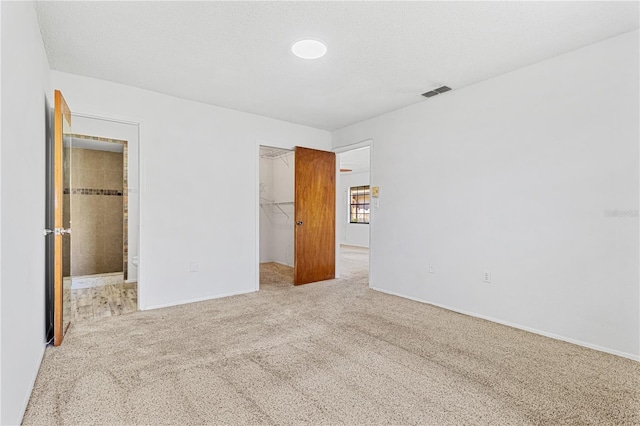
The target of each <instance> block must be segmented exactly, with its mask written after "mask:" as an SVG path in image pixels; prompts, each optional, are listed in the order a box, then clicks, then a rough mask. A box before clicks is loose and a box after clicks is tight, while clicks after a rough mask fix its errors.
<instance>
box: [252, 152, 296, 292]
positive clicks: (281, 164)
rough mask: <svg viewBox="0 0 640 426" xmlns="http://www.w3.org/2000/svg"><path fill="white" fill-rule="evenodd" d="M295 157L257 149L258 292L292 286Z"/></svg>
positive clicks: (291, 153)
mask: <svg viewBox="0 0 640 426" xmlns="http://www.w3.org/2000/svg"><path fill="white" fill-rule="evenodd" d="M294 155H295V153H294V151H292V150H288V149H282V148H272V147H267V146H261V147H260V289H266V288H272V287H286V286H293V264H294V235H293V233H294V165H295V162H294Z"/></svg>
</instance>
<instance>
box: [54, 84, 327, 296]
mask: <svg viewBox="0 0 640 426" xmlns="http://www.w3.org/2000/svg"><path fill="white" fill-rule="evenodd" d="M51 78H52V84H53V87H55V88H58V89H60V90H62V92H63V93H64V96H65V98H66V100H67V103H68V104H69V107H70V108H71V110H72V111H74V112H76V113H84V114H89V115H95V116H100V117H112V118H123V119H126V120H127V121H134V122H138V123H140V140H139V144H140V171H141V175H140V178H141V182H140V248H139V254H140V267H139V270H138V275H139V305H140V308H141V309H150V308H154V307H160V306H168V305H175V304H179V303H187V302H191V301H197V300H204V299H209V298H214V297H221V296H225V295H231V294H238V293H245V292H250V291H254V290H256V285H257V283H258V262H259V258H258V257H259V245H258V244H259V243H258V240H259V235H258V228H257V222H258V217H259V204H258V188H259V187H258V182H259V176H258V171H259V167H258V155H257V152H258V145H259V144H263V145H268V146H277V147H283V148H293V147H294V146H295V145H300V146H307V147H310V148H317V149H324V150H329V149H330V148H331V135H330V133H329V132H327V131H324V130H318V129H312V128H309V127H305V126H300V125H295V124H290V123H285V122H282V121H279V120H274V119H270V118H265V117H261V116H257V115H253V114H248V113H242V112H238V111H233V110H229V109H224V108H219V107H214V106H210V105H205V104H201V103H197V102H192V101H186V100H182V99H178V98H174V97H171V96H166V95H162V94H159V93H155V92H150V91H146V90H142V89H137V88H134V87H129V86H124V85H120V84H115V83H110V82H106V81H101V80H96V79H91V78H86V77H80V76H75V75H71V74H65V73H60V72H55V71H53V72H52V73H51ZM191 260H196V261H198V263H199V272H189V263H190V261H191Z"/></svg>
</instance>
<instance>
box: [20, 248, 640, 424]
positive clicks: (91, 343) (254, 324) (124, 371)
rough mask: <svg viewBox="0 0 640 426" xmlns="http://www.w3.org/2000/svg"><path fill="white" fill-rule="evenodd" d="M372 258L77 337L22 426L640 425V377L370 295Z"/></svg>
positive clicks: (630, 369) (636, 371)
mask: <svg viewBox="0 0 640 426" xmlns="http://www.w3.org/2000/svg"><path fill="white" fill-rule="evenodd" d="M367 258H368V255H367V252H366V251H364V250H358V249H352V248H347V249H345V250H343V254H342V257H341V262H342V265H343V268H344V270H343V276H342V277H341V278H340V279H337V280H331V281H325V282H321V283H314V284H309V285H304V286H299V287H293V286H290V285H284V284H287V283H285V282H275V283H268V282H266V283H264V284H263V285H261V291H259V292H256V293H251V294H246V295H240V296H234V297H228V298H224V299H216V300H211V301H206V302H200V303H193V304H189V305H182V306H176V307H171V308H165V309H158V310H153V311H144V312H136V313H133V314H129V315H123V316H118V317H110V318H104V319H102V320H100V321H87V322H82V323H77V324H72V326H71V328H70V330H69V332H68V334H67V336H66V338H65V341H64V343H63V345H62V346H60V347H58V348H53V347H49V348H47V350H46V353H45V357H44V360H43V362H42V366H41V369H40V373H39V375H38V378H37V381H36V384H35V388H34V391H33V394H32V397H31V400H30V402H29V406H28V409H27V412H26V414H25V417H24V424H26V425H52V424H53V425H91V424H100V425H102V424H104V425H107V424H108V425H159V424H166V425H189V424H238V425H252V424H256V425H257V424H267V425H281V424H282V425H286V424H324V425H326V424H350V425H355V424H394V425H405V424H406V425H410V424H420V425H562V424H576V425H585V424H594V425H638V424H640V363H638V362H635V361H631V360H628V359H624V358H620V357H616V356H613V355H609V354H605V353H600V352H597V351H593V350H589V349H585V348H582V347H579V346H575V345H571V344H568V343H564V342H560V341H556V340H552V339H549V338H546V337H542V336H538V335H535V334H531V333H527V332H524V331H520V330H517V329H513V328H510V327H506V326H502V325H499V324H494V323H491V322H488V321H484V320H480V319H476V318H471V317H468V316H464V315H460V314H456V313H453V312H450V311H447V310H444V309H440V308H437V307H433V306H430V305H427V304H422V303H418V302H413V301H410V300H406V299H402V298H399V297H394V296H390V295H386V294H383V293H380V292H376V291H373V290H370V289H369V288H368V287H367V272H366V271H367V269H366V261H367ZM278 273H281V274H282V275H283V276H284V277H285V279H286V277H287V276H290V275H287V272H286V270H281V271H279V272H278V271H276V272H273V271H271V272H269V271H268V270H265V271H264V276H265V277H266V276H270V277H274V276H277V275H278ZM288 273H289V274H290V271H289V272H288ZM276 281H277V280H276Z"/></svg>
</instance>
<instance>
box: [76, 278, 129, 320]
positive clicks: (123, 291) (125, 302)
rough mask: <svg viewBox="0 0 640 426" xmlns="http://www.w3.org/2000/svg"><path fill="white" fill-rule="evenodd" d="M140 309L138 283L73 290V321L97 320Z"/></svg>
mask: <svg viewBox="0 0 640 426" xmlns="http://www.w3.org/2000/svg"><path fill="white" fill-rule="evenodd" d="M137 310H138V284H137V283H119V284H107V285H102V286H97V287H89V288H80V289H75V290H71V313H72V315H73V317H72V320H73V321H86V320H97V319H101V318H106V317H111V316H117V315H123V314H130V313H132V312H136V311H137Z"/></svg>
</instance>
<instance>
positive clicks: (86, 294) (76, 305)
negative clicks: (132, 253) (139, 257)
mask: <svg viewBox="0 0 640 426" xmlns="http://www.w3.org/2000/svg"><path fill="white" fill-rule="evenodd" d="M66 149H68V150H69V153H68V155H67V156H66V159H67V161H69V162H70V164H68V165H67V166H68V169H69V170H70V171H71V172H70V173H69V177H68V179H66V180H65V185H64V197H68V200H65V201H68V203H69V205H70V209H69V210H68V211H67V212H66V213H67V214H68V215H69V216H70V217H68V218H65V220H68V221H69V223H70V224H71V229H72V230H73V232H72V233H71V238H69V239H65V240H64V244H66V245H68V246H69V247H65V248H64V249H63V253H64V254H65V256H64V258H63V271H64V280H65V281H67V282H66V283H65V284H66V285H65V286H64V287H65V288H68V289H69V291H70V292H71V297H70V299H71V315H72V320H73V321H82V320H96V319H101V318H104V317H109V316H116V315H122V314H126V313H130V312H135V311H136V310H137V303H138V289H137V282H136V281H137V280H135V279H131V278H133V277H131V274H130V262H129V227H130V224H129V190H130V188H129V173H128V169H129V167H128V164H129V143H128V141H126V140H120V139H110V138H104V137H98V136H90V135H85V134H72V135H71V137H70V138H69V146H68V147H66Z"/></svg>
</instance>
